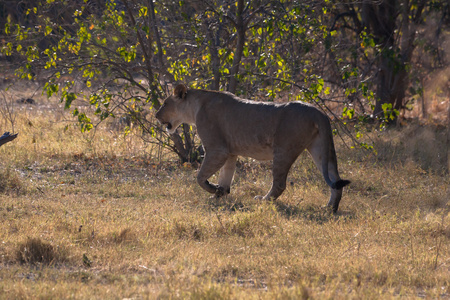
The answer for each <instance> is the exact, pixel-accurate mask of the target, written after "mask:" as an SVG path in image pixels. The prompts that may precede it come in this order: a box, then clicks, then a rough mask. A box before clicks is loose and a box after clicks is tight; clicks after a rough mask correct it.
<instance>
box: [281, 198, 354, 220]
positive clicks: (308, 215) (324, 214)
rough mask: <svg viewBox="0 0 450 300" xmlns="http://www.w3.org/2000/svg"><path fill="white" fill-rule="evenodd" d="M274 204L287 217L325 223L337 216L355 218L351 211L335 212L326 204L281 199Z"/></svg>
mask: <svg viewBox="0 0 450 300" xmlns="http://www.w3.org/2000/svg"><path fill="white" fill-rule="evenodd" d="M273 204H274V205H275V208H276V209H277V211H278V212H279V213H280V214H282V215H283V216H285V217H286V218H288V219H290V218H302V219H305V220H308V221H313V222H316V223H318V224H324V223H327V222H329V221H331V220H335V219H336V218H345V219H353V218H355V215H354V214H353V213H351V212H343V211H338V212H337V213H336V214H333V213H332V211H331V208H329V207H324V206H312V205H308V206H301V205H300V206H299V205H298V204H296V205H290V204H286V203H283V202H281V201H274V202H273Z"/></svg>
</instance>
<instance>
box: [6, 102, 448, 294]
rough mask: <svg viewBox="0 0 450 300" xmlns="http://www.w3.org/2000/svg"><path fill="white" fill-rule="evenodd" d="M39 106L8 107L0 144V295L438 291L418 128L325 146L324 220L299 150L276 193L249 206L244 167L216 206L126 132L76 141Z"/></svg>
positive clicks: (430, 181) (255, 176)
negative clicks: (4, 140)
mask: <svg viewBox="0 0 450 300" xmlns="http://www.w3.org/2000/svg"><path fill="white" fill-rule="evenodd" d="M55 109H56V110H57V108H55ZM58 114H62V113H61V112H58ZM55 115H57V114H48V113H46V110H41V109H39V107H38V106H36V107H34V110H32V111H30V110H29V109H25V108H23V110H22V111H20V113H19V114H18V117H17V121H16V122H17V123H16V124H15V125H16V128H17V129H16V130H18V131H19V132H20V135H19V138H17V139H16V140H15V141H14V142H13V143H10V144H7V145H5V146H3V147H2V148H0V155H1V157H2V162H1V171H0V178H1V179H0V189H1V190H0V223H1V224H2V230H0V241H1V243H0V255H1V258H0V278H1V280H0V295H1V297H0V298H7V299H13V298H14V299H16V298H17V299H21V298H22V299H27V298H90V299H92V298H94V299H95V298H99V299H111V298H112V299H116V298H119V299H121V298H137V299H140V298H194V299H230V298H239V299H242V298H246V299H247V298H257V299H260V298H267V299H274V298H275V299H308V298H328V299H342V298H345V299H348V298H358V299H359V298H364V299H379V298H383V299H388V298H396V297H402V296H404V297H408V298H419V297H420V298H422V297H426V298H439V297H440V298H450V289H449V286H450V277H449V272H450V214H449V211H450V204H449V202H448V200H449V198H450V190H449V186H450V179H449V176H448V173H447V172H448V170H445V167H443V166H442V165H441V159H442V158H440V157H435V155H440V153H441V150H440V148H442V145H445V144H441V140H440V133H439V132H438V131H436V130H434V129H431V128H428V129H425V128H422V127H417V128H416V130H413V129H411V128H407V129H405V130H394V131H389V132H386V133H384V134H383V135H381V136H380V137H375V140H376V144H377V145H378V151H379V156H378V157H374V156H372V155H367V154H366V153H363V152H359V151H357V150H347V149H345V148H344V147H342V146H339V149H338V155H339V158H340V169H341V170H342V177H343V178H348V179H350V180H352V184H351V185H350V186H349V188H348V189H346V190H345V192H344V197H343V200H342V204H341V207H340V213H339V215H338V216H333V215H330V214H329V213H328V212H327V211H326V210H324V209H323V206H324V205H325V204H326V202H327V198H328V197H329V191H328V188H327V187H326V186H325V184H324V183H323V180H322V178H321V177H320V175H319V173H318V171H317V170H316V169H315V167H314V165H313V163H312V162H311V160H310V159H309V157H308V156H307V155H302V156H301V157H300V158H299V159H298V161H297V163H296V165H295V167H294V169H293V170H292V172H291V174H290V175H289V178H288V180H289V183H290V184H289V187H288V189H287V190H286V192H285V193H284V194H283V195H282V197H280V199H279V200H278V201H277V202H274V203H271V202H260V201H256V200H253V196H254V195H256V194H261V193H263V192H265V191H266V190H267V189H268V188H269V186H270V180H271V175H270V171H269V169H270V164H259V163H256V162H253V161H251V160H241V161H240V164H239V167H238V171H237V174H236V177H235V184H234V186H233V190H232V194H231V196H228V197H227V198H225V199H221V200H218V201H216V200H212V199H210V198H209V195H208V194H206V193H205V192H204V191H203V190H201V188H200V187H199V186H198V185H197V184H196V180H195V174H196V170H194V169H192V168H190V167H188V166H179V165H178V164H177V163H176V162H175V160H174V159H175V158H174V157H171V156H170V155H166V156H165V158H166V159H167V160H164V161H162V162H161V161H159V160H157V159H156V158H155V157H156V156H155V151H154V149H152V148H148V147H147V146H146V145H144V144H143V143H142V142H141V141H140V140H139V138H138V137H136V136H134V135H131V136H128V137H124V136H123V135H121V134H120V133H118V132H114V131H111V130H108V129H105V128H104V129H98V130H97V132H96V138H95V139H93V140H91V139H90V138H89V136H85V135H82V134H81V133H79V132H78V131H77V129H76V128H72V127H70V128H69V129H68V130H67V131H66V132H64V127H65V123H62V122H59V120H57V119H56V117H55ZM414 132H419V133H420V134H414ZM388 137H393V138H388ZM424 141H426V143H427V144H425V145H424V143H425V142H424ZM429 143H434V144H429ZM338 144H339V142H338ZM433 145H435V146H433ZM444 152H445V151H444Z"/></svg>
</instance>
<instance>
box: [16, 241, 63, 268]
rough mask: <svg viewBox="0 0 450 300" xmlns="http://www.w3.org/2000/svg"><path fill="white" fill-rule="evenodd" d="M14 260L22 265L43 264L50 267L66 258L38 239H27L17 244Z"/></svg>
mask: <svg viewBox="0 0 450 300" xmlns="http://www.w3.org/2000/svg"><path fill="white" fill-rule="evenodd" d="M16 260H17V261H18V262H20V263H22V264H32V265H34V264H38V263H41V264H45V265H51V264H55V263H58V262H62V261H65V260H66V256H65V255H64V254H63V252H61V251H57V250H55V249H54V247H53V246H52V245H51V244H49V243H47V242H43V241H42V240H41V239H40V238H28V239H27V240H26V241H25V242H22V243H19V245H18V246H17V250H16Z"/></svg>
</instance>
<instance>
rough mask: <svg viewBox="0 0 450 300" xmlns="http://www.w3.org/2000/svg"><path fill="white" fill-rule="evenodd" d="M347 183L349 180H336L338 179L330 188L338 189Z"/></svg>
mask: <svg viewBox="0 0 450 300" xmlns="http://www.w3.org/2000/svg"><path fill="white" fill-rule="evenodd" d="M348 184H350V180H338V181H336V182H334V183H333V185H332V186H331V188H333V189H335V190H340V189H342V188H343V187H344V186H346V185H348Z"/></svg>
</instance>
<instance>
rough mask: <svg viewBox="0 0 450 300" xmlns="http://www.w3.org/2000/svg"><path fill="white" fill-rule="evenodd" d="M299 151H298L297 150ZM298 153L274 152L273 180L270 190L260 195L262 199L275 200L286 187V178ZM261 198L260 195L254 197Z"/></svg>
mask: <svg viewBox="0 0 450 300" xmlns="http://www.w3.org/2000/svg"><path fill="white" fill-rule="evenodd" d="M298 152H299V151H298ZM298 155H299V153H297V152H296V153H287V152H286V151H283V152H280V153H276V152H275V154H274V158H273V167H272V175H273V182H272V187H271V189H270V191H269V192H268V193H267V194H266V195H265V196H264V197H262V199H263V200H275V199H277V198H278V197H279V196H280V195H281V194H282V193H283V192H284V190H285V189H286V179H287V175H288V173H289V170H290V169H291V166H292V164H293V163H294V162H295V160H296V159H297V156H298ZM255 198H256V199H261V197H258V196H257V197H255Z"/></svg>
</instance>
